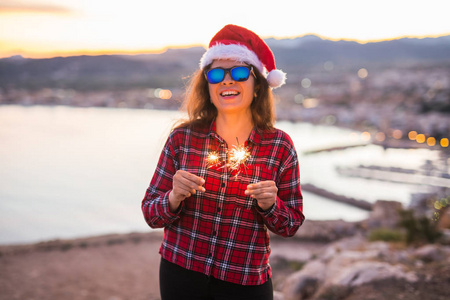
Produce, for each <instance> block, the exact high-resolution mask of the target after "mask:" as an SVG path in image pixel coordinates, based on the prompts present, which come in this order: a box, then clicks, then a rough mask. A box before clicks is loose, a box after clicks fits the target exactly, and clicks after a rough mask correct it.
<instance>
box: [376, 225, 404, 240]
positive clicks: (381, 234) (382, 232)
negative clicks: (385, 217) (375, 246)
mask: <svg viewBox="0 0 450 300" xmlns="http://www.w3.org/2000/svg"><path fill="white" fill-rule="evenodd" d="M369 240H370V241H371V242H374V241H384V242H403V241H404V240H405V234H404V233H403V232H401V231H400V230H394V229H388V228H377V229H374V230H372V231H371V232H370V234H369Z"/></svg>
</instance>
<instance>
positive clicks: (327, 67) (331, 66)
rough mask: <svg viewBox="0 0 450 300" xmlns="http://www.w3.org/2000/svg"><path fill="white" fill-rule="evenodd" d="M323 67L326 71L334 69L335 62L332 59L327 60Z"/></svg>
mask: <svg viewBox="0 0 450 300" xmlns="http://www.w3.org/2000/svg"><path fill="white" fill-rule="evenodd" d="M323 68H324V69H325V71H333V69H334V63H333V62H332V61H326V62H325V63H324V64H323Z"/></svg>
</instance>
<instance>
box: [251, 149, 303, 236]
mask: <svg viewBox="0 0 450 300" xmlns="http://www.w3.org/2000/svg"><path fill="white" fill-rule="evenodd" d="M289 152H290V153H289V155H286V156H284V157H287V160H286V161H285V162H284V163H283V164H282V169H281V174H280V177H279V181H278V183H277V187H278V196H277V200H276V203H275V204H274V205H273V206H272V207H271V208H270V209H269V210H267V211H263V210H261V209H260V208H259V207H257V210H258V212H259V214H260V215H261V216H262V218H263V220H264V223H265V224H266V226H267V228H268V229H269V230H270V231H272V232H274V233H276V234H278V235H281V236H284V237H290V236H293V235H294V234H295V233H296V232H297V230H298V229H299V227H300V226H301V225H302V224H303V222H304V220H305V216H304V215H303V196H302V193H301V189H300V168H299V164H298V158H297V153H296V151H295V149H294V148H293V147H292V148H291V149H290V150H289Z"/></svg>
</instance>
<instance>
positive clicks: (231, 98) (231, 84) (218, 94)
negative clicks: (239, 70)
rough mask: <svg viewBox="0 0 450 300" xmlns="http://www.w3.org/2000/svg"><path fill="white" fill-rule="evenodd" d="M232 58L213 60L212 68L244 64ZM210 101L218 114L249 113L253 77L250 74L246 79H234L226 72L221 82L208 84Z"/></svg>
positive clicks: (252, 91)
mask: <svg viewBox="0 0 450 300" xmlns="http://www.w3.org/2000/svg"><path fill="white" fill-rule="evenodd" d="M245 65H246V64H244V63H239V62H236V61H234V60H215V61H214V62H213V63H212V65H211V69H212V68H217V67H221V68H225V69H228V68H232V67H235V66H245ZM208 86H209V95H210V97H211V102H212V103H213V104H214V106H215V107H216V108H217V111H218V113H219V114H230V113H234V114H235V113H243V114H250V115H251V113H250V105H251V103H252V101H253V94H254V86H255V78H254V77H253V76H252V75H250V77H249V78H248V80H246V81H235V80H233V79H232V78H231V75H230V74H229V73H227V74H226V75H225V78H224V79H223V81H222V82H219V83H216V84H211V83H209V84H208Z"/></svg>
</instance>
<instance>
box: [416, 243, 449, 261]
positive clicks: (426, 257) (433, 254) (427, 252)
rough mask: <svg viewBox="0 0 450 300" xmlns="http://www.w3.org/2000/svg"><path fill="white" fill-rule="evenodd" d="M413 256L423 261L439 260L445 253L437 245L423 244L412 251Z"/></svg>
mask: <svg viewBox="0 0 450 300" xmlns="http://www.w3.org/2000/svg"><path fill="white" fill-rule="evenodd" d="M414 256H415V257H416V258H418V259H420V260H422V261H424V262H433V261H440V260H442V259H444V257H445V253H444V251H443V250H442V249H441V247H440V246H438V245H434V244H431V245H425V246H422V247H420V248H418V249H417V250H415V251H414Z"/></svg>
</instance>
